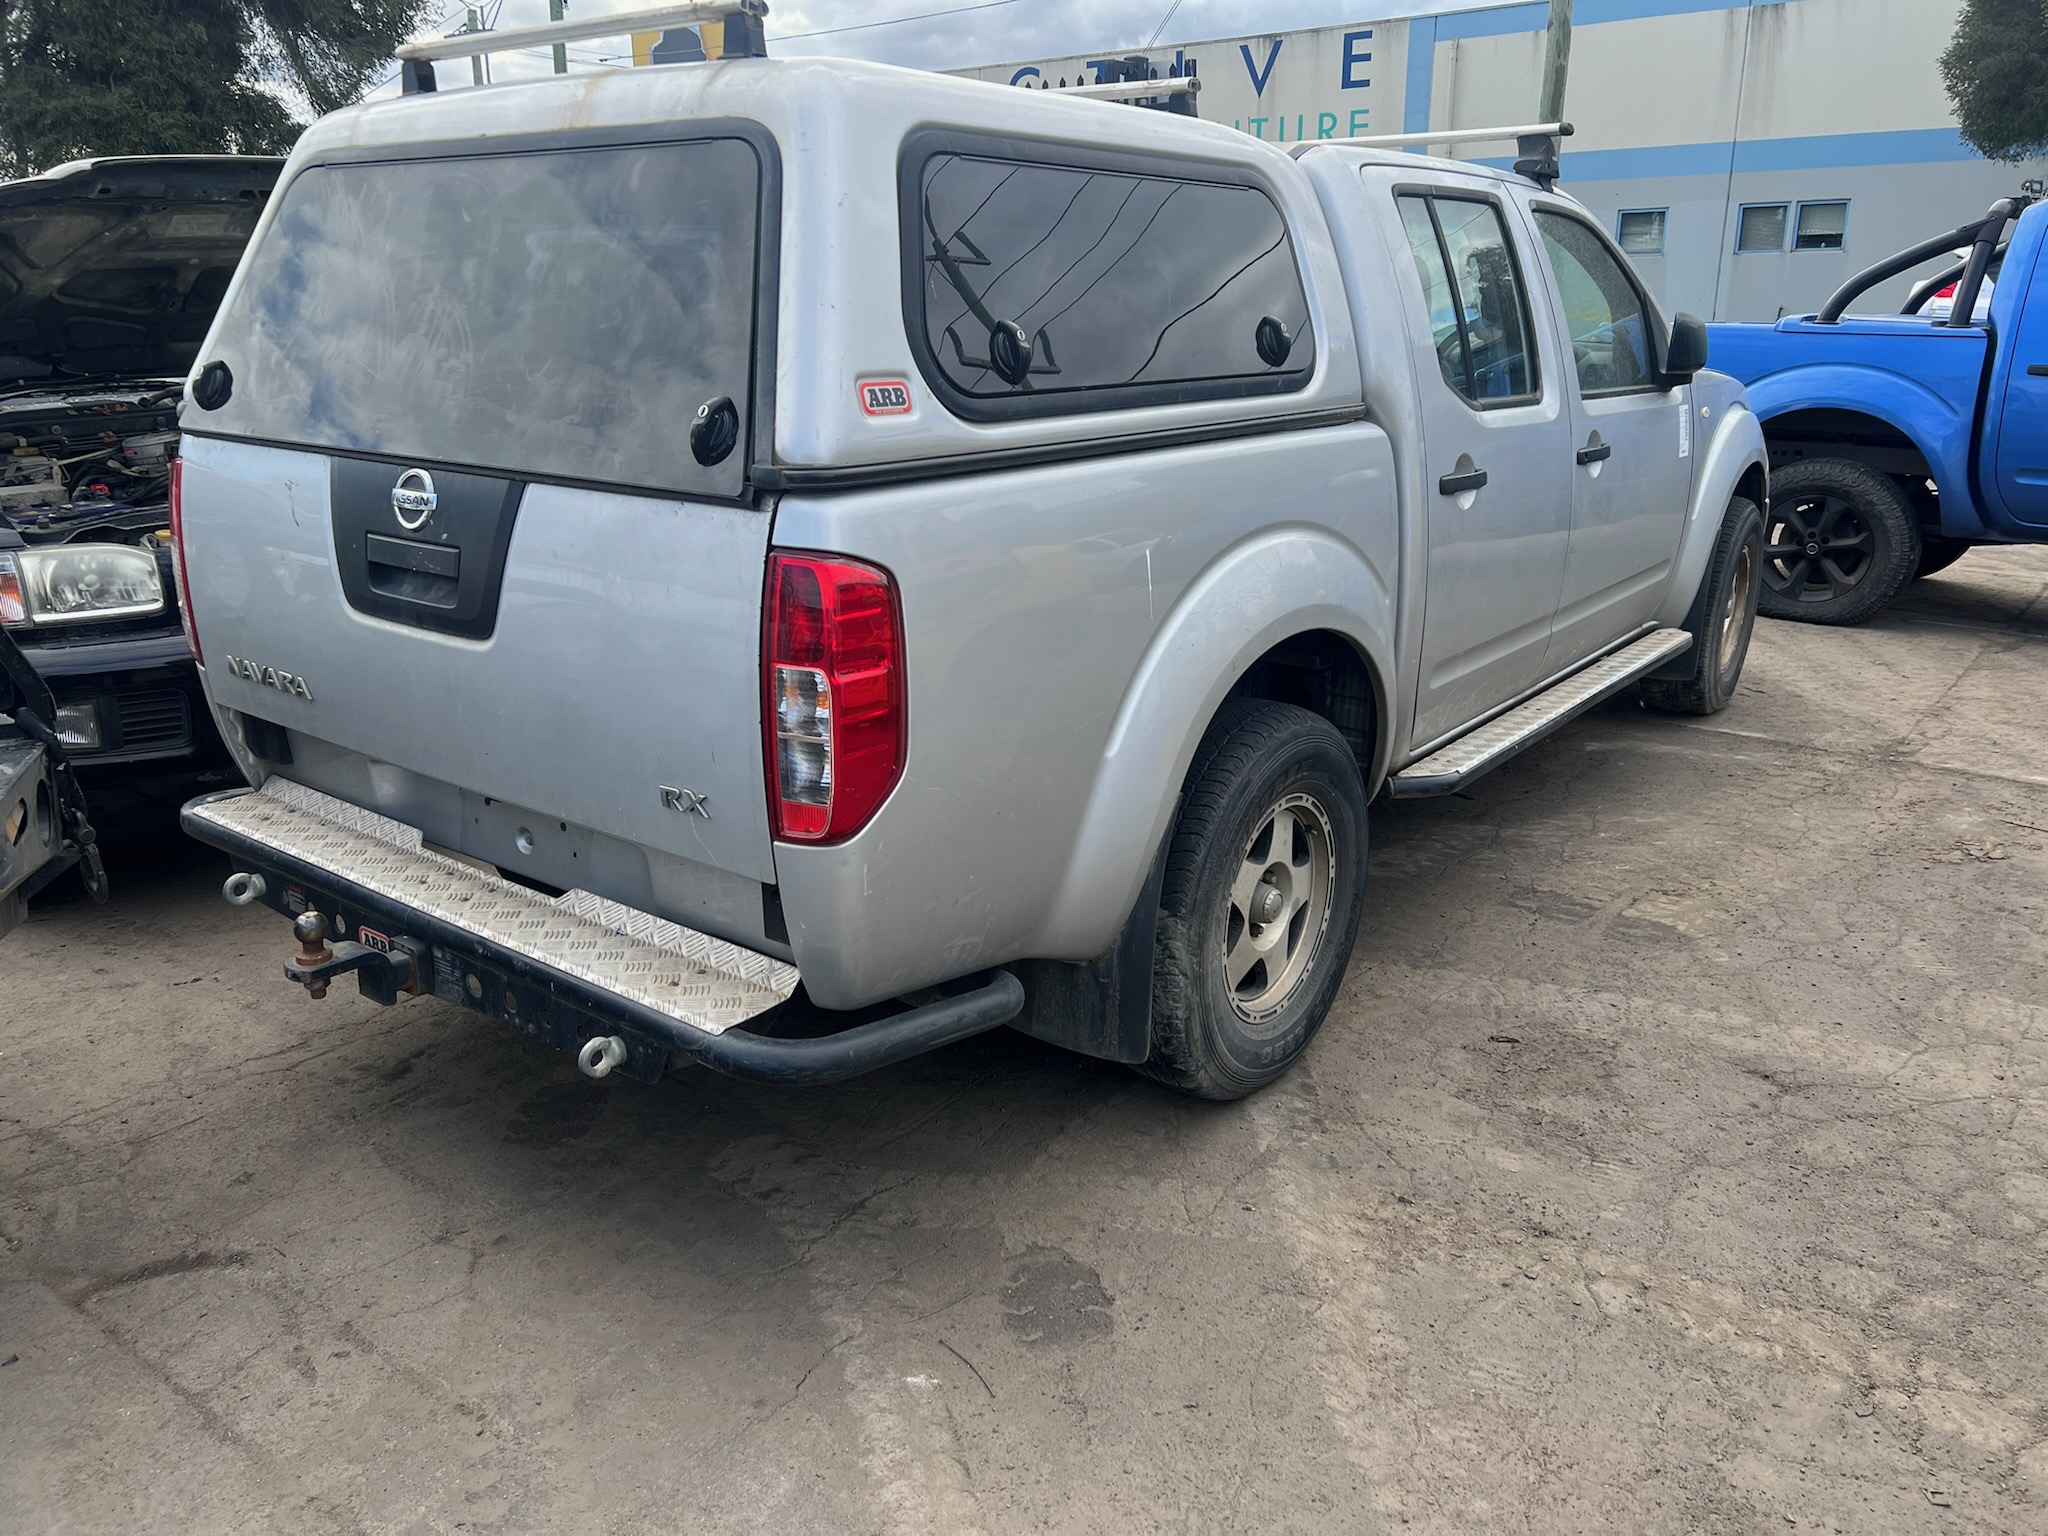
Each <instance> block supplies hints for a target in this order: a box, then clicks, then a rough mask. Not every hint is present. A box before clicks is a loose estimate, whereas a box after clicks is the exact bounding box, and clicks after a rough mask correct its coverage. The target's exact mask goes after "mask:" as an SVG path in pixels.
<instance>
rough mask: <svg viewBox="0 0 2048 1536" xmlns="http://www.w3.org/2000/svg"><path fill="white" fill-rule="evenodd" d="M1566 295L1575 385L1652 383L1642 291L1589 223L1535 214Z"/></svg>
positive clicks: (1603, 387)
mask: <svg viewBox="0 0 2048 1536" xmlns="http://www.w3.org/2000/svg"><path fill="white" fill-rule="evenodd" d="M1536 227H1537V228H1538V229H1539V230H1541V231H1542V232H1543V248H1544V250H1545V251H1546V252H1548V253H1549V256H1550V270H1551V271H1553V272H1555V273H1556V274H1557V286H1558V290H1559V292H1560V293H1561V294H1562V296H1563V299H1564V319H1565V328H1566V329H1567V330H1568V331H1569V332H1570V333H1571V338H1572V363H1573V365H1574V366H1575V367H1576V368H1577V369H1578V372H1579V390H1580V392H1581V393H1583V394H1588V395H1605V394H1613V393H1614V392H1615V391H1617V390H1625V389H1654V388H1656V387H1657V382H1656V373H1655V369H1654V366H1653V364H1652V361H1651V357H1650V317H1649V310H1648V307H1647V306H1646V305H1645V304H1644V302H1643V296H1642V294H1641V293H1639V292H1638V291H1637V290H1636V285H1635V284H1634V283H1632V282H1630V281H1629V279H1628V274H1627V273H1625V272H1624V271H1622V269H1621V263H1620V262H1619V261H1617V260H1615V258H1614V254H1613V253H1612V252H1611V251H1609V250H1608V249H1607V246H1606V243H1605V242H1604V241H1602V240H1601V238H1600V237H1599V236H1598V235H1596V234H1595V233H1593V231H1592V229H1591V228H1589V227H1588V226H1586V225H1584V224H1582V223H1580V222H1579V221H1578V220H1577V219H1573V218H1567V217H1565V216H1564V215H1563V214H1557V213H1541V212H1539V213H1538V214H1537V215H1536Z"/></svg>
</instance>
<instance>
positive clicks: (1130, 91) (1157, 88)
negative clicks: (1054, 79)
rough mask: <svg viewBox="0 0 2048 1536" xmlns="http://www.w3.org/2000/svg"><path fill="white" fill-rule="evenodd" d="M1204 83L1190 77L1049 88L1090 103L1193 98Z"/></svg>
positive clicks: (1057, 93)
mask: <svg viewBox="0 0 2048 1536" xmlns="http://www.w3.org/2000/svg"><path fill="white" fill-rule="evenodd" d="M1201 88H1202V82H1201V81H1200V80H1198V79H1196V78H1195V77H1194V76H1192V75H1190V76H1188V77H1187V78H1185V79H1179V78H1169V79H1165V80H1112V81H1111V82H1110V83H1109V84H1107V85H1068V86H1051V87H1048V88H1047V89H1049V90H1050V91H1051V93H1052V94H1053V95H1055V96H1080V97H1083V98H1085V99H1086V100H1089V101H1150V100H1151V99H1152V98H1153V97H1155V96H1192V95H1194V94H1195V93H1196V92H1197V91H1199V90H1200V89H1201Z"/></svg>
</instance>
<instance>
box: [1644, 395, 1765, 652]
mask: <svg viewBox="0 0 2048 1536" xmlns="http://www.w3.org/2000/svg"><path fill="white" fill-rule="evenodd" d="M1719 416H1720V420H1719V422H1717V423H1716V424H1715V426H1714V430H1713V435H1712V436H1711V437H1709V438H1708V439H1707V440H1706V443H1705V445H1704V446H1703V448H1702V449H1701V452H1700V466H1699V469H1698V471H1697V472H1696V474H1695V476H1694V479H1693V488H1692V504H1691V506H1690V507H1688V508H1687V511H1686V519H1685V531H1684V533H1683V535H1682V536H1681V537H1680V539H1679V544H1678V553H1677V555H1676V557H1675V558H1674V559H1673V561H1672V573H1671V584H1670V586H1669V587H1667V588H1666V589H1665V593H1664V604H1663V607H1661V608H1660V609H1659V610H1658V612H1657V622H1658V623H1659V624H1663V625H1667V626H1670V627H1673V628H1679V627H1683V626H1684V624H1685V622H1686V618H1687V616H1688V615H1689V614H1690V613H1691V612H1692V605H1693V599H1694V598H1695V597H1697V596H1698V595H1699V589H1700V583H1701V582H1702V581H1703V580H1705V579H1706V575H1707V567H1708V565H1709V564H1711V563H1712V561H1713V558H1714V544H1715V541H1716V540H1718V539H1719V538H1720V536H1721V521H1722V519H1723V517H1725V516H1726V514H1727V511H1728V503H1729V501H1730V500H1731V499H1732V498H1733V497H1736V496H1738V495H1746V496H1748V497H1749V498H1750V499H1751V500H1752V501H1754V502H1756V504H1757V505H1758V506H1759V507H1766V501H1767V496H1768V486H1769V479H1770V476H1769V471H1768V468H1767V465H1768V463H1769V458H1768V455H1767V453H1766V451H1765V448H1764V435H1763V429H1762V427H1761V425H1760V424H1759V423H1758V421H1757V419H1756V416H1755V415H1754V414H1753V413H1752V412H1751V411H1750V410H1749V409H1748V408H1747V407H1746V406H1744V405H1743V403H1742V402H1741V400H1740V399H1736V400H1735V401H1733V402H1732V403H1730V404H1728V405H1727V406H1726V407H1725V408H1724V409H1722V410H1721V411H1720V412H1719Z"/></svg>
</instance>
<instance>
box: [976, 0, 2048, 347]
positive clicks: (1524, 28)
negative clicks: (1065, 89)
mask: <svg viewBox="0 0 2048 1536" xmlns="http://www.w3.org/2000/svg"><path fill="white" fill-rule="evenodd" d="M1961 5H1962V0H1576V4H1575V6H1574V14H1575V23H1576V24H1575V26H1574V29H1573V39H1572V67H1571V83H1570V88H1569V91H1568V94H1567V98H1566V100H1567V106H1566V115H1567V116H1568V117H1569V118H1570V119H1571V120H1572V122H1573V125H1574V126H1575V127H1576V129H1577V133H1576V134H1575V135H1574V136H1573V137H1572V138H1571V139H1569V140H1567V141H1566V149H1565V154H1564V158H1563V163H1562V169H1563V176H1564V184H1565V187H1566V189H1567V190H1568V191H1570V192H1571V193H1572V194H1573V195H1574V196H1576V197H1578V198H1579V199H1580V200H1581V201H1582V202H1584V203H1585V204H1586V205H1587V206H1588V207H1589V208H1591V209H1592V210H1593V211H1594V212H1595V213H1597V214H1598V215H1599V216H1600V217H1601V218H1602V219H1603V220H1605V221H1606V224H1607V227H1608V229H1609V231H1610V232H1612V231H1614V230H1615V228H1616V220H1617V218H1618V216H1619V214H1620V213H1621V212H1622V211H1624V210H1651V209H1662V210H1666V222H1665V233H1664V250H1663V253H1662V254H1661V255H1642V256H1638V257H1636V258H1635V259H1636V264H1637V266H1638V267H1639V268H1640V269H1641V271H1642V272H1643V274H1644V277H1645V279H1646V281H1648V282H1649V283H1650V285H1651V286H1652V288H1653V290H1654V291H1655V292H1656V293H1657V295H1658V297H1659V299H1660V301H1661V302H1662V303H1663V304H1664V306H1665V308H1666V309H1667V310H1679V309H1682V310H1688V311H1690V312H1692V313H1694V314H1698V315H1702V316H1705V317H1709V318H1713V319H1734V320H1770V319H1775V318H1776V317H1777V316H1779V315H1781V314H1787V313H1803V312H1809V311H1812V310H1814V309H1817V308H1819V307H1820V305H1821V304H1822V303H1823V302H1825V300H1826V299H1827V296H1828V295H1829V294H1830V293H1832V292H1833V291H1834V289H1835V288H1836V287H1838V286H1839V285H1840V283H1841V282H1842V280H1843V279H1844V278H1846V277H1847V276H1849V275H1850V274H1852V273H1854V272H1856V271H1858V270H1860V269H1862V268H1863V267H1865V266H1868V265H1869V264H1871V263H1872V262H1874V261H1877V260H1879V259H1880V258H1882V257H1884V256H1886V255H1888V254H1890V253H1891V252H1893V251H1896V250H1899V249H1901V248H1903V247H1905V246H1907V245H1910V244H1912V243H1914V242H1915V241H1917V240H1921V239H1924V238H1926V237H1927V236H1928V235H1930V234H1933V233H1938V232H1939V231H1940V230H1941V229H1943V228H1944V227H1954V226H1957V225H1960V224H1962V223H1964V222H1966V221H1967V220H1969V219H1971V218H1973V217H1975V216H1977V215H1980V214H1982V213H1983V211H1984V209H1985V208H1986V207H1987V206H1988V205H1989V204H1990V203H1991V202H1992V201H1993V200H1994V199H1995V198H1998V197H2001V196H2005V195H2008V194H2010V193H2012V192H2014V191H2016V190H2017V189H2018V187H2019V183H2020V181H2021V180H2022V179H2023V178H2024V177H2030V176H2041V175H2043V174H2044V171H2048V162H2036V163H2035V164H2033V165H2031V166H2026V167H2015V166H2007V165H1998V164H1994V163H1992V162H1989V161H1986V160H1984V159H1982V158H1980V157H1979V156H1977V155H1976V154H1974V153H1973V152H1971V151H1970V150H1969V149H1968V148H1967V147H1966V146H1965V145H1964V144H1963V142H1962V139H1961V136H1960V135H1959V134H1958V133H1957V131H1956V125H1955V119H1954V117H1953V116H1952V115H1951V114H1950V112H1949V108H1948V100H1947V96H1946V94H1945V92H1944V90H1943V88H1942V84H1941V76H1940V71H1939V69H1938V68H1937V63H1936V61H1937V60H1938V58H1939V56H1940V54H1941V51H1942V49H1943V48H1945V47H1946V46H1947V45H1948V41H1949V38H1950V36H1951V35H1952V34H1953V33H1954V30H1955V23H1956V17H1957V15H1958V13H1959V12H1960V10H1961ZM1548 10H1549V7H1548V5H1547V3H1545V0H1534V3H1522V4H1512V5H1502V6H1493V7H1489V8H1485V9H1480V10H1469V11H1452V12H1446V13H1443V14H1439V15H1434V16H1423V17H1416V18H1412V19H1410V20H1407V21H1390V22H1370V21H1361V22H1359V23H1357V24H1356V25H1353V26H1345V27H1328V28H1321V29H1318V30H1316V31H1312V32H1295V33H1279V34H1266V35H1262V36H1258V37H1246V38H1225V39H1220V40H1214V41H1208V42H1201V43H1187V44H1181V45H1178V46H1176V47H1174V48H1170V49H1152V50H1150V51H1149V52H1148V54H1147V57H1149V58H1150V59H1151V60H1152V61H1153V63H1154V64H1155V65H1157V66H1158V68H1159V70H1160V73H1162V74H1164V73H1166V72H1167V71H1168V69H1170V68H1171V67H1173V66H1174V65H1175V64H1176V63H1177V62H1178V63H1181V64H1185V63H1186V62H1187V61H1188V60H1190V59H1192V60H1193V61H1195V64H1196V66H1197V72H1198V74H1199V77H1200V79H1201V81H1202V86H1203V89H1202V94H1201V97H1200V103H1201V113H1202V116H1203V117H1205V118H1207V119H1209V120H1211V121H1215V122H1229V123H1232V124H1234V125H1235V126H1236V127H1238V128H1240V129H1241V130H1242V131H1244V132H1247V133H1253V134H1256V135H1257V136H1258V137H1261V138H1264V139H1268V140H1272V141H1285V142H1288V143H1292V142H1295V141H1297V140H1298V139H1302V138H1309V139H1314V138H1348V137H1353V136H1364V135H1368V134H1376V133H1391V132H1396V131H1402V132H1414V131H1419V130H1424V129H1444V128H1461V127H1480V126H1488V125H1491V124H1501V123H1517V122H1527V121H1530V120H1532V119H1533V118H1534V117H1535V115H1536V109H1537V96H1538V91H1539V88H1540V79H1541V74H1542V64H1543V49H1544V27H1545V24H1546V21H1547V17H1548ZM1366 55H1369V56H1370V57H1369V58H1367V57H1364V56H1366ZM1093 64H1094V61H1093V60H1091V59H1089V58H1088V57H1086V56H1069V57H1067V58H1063V59H1051V60H1037V61H1022V62H1019V63H1016V64H1006V65H999V66H993V67H990V68H987V69H978V70H971V71H965V73H969V74H973V75H976V76H978V77H980V78H983V79H990V80H997V81H1006V82H1007V81H1016V80H1019V79H1021V80H1023V81H1026V82H1032V81H1038V80H1053V81H1057V80H1059V79H1061V78H1065V79H1067V80H1069V81H1080V80H1084V79H1087V80H1092V79H1094V78H1095V75H1094V72H1093ZM1033 70H1036V71H1037V73H1036V74H1033V73H1031V71H1033ZM1470 147H1471V149H1472V150H1473V151H1474V152H1475V153H1477V154H1484V153H1486V152H1488V151H1489V150H1492V146H1483V145H1475V146H1470ZM1494 152H1495V153H1499V151H1494ZM1511 158H1512V156H1508V157H1507V158H1503V159H1495V160H1490V161H1488V162H1487V163H1490V164H1498V165H1505V164H1507V163H1509V160H1511ZM1827 201H1846V202H1847V203H1848V205H1849V207H1848V210H1847V219H1846V228H1845V230H1844V234H1843V240H1842V246H1841V248H1840V249H1838V250H1794V249H1790V247H1791V245H1792V237H1791V233H1790V229H1791V227H1793V226H1794V225H1795V224H1796V219H1797V214H1798V207H1799V204H1800V203H1802V202H1827ZM1777 203H1783V204H1784V205H1785V206H1786V209H1787V224H1788V233H1787V236H1786V240H1785V247H1786V248H1785V249H1782V250H1780V251H1774V252H1759V251H1738V250H1737V249H1736V243H1737V230H1738V228H1739V223H1740V210H1741V208H1742V207H1743V206H1744V205H1745V204H1777ZM1908 286H1909V280H1908V279H1904V278H1901V279H1898V280H1895V281H1894V282H1892V283H1889V284H1887V285H1885V286H1884V287H1883V288H1881V289H1879V290H1877V291H1876V292H1875V293H1873V294H1872V295H1870V296H1869V297H1868V298H1866V299H1865V300H1863V301H1862V302H1861V303H1860V304H1859V306H1858V307H1859V308H1868V309H1873V310H1875V309H1882V308H1890V307H1896V305H1897V303H1898V302H1899V301H1900V300H1901V299H1902V298H1903V296H1904V294H1905V291H1906V289H1907V287H1908Z"/></svg>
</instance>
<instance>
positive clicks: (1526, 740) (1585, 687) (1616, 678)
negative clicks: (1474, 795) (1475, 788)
mask: <svg viewBox="0 0 2048 1536" xmlns="http://www.w3.org/2000/svg"><path fill="white" fill-rule="evenodd" d="M1691 645H1692V636H1691V635H1689V634H1687V633H1686V632H1685V631H1684V630H1682V629H1660V630H1657V631H1655V632H1654V633H1652V634H1648V635H1645V636H1644V637H1643V638H1642V639H1640V640H1637V641H1635V642H1633V643H1632V644H1629V645H1625V646H1623V647H1622V648H1621V649H1620V650H1618V651H1611V652H1609V653H1608V654H1607V655H1605V656H1602V657H1601V658H1600V659H1599V660H1598V661H1596V662H1594V663H1593V664H1592V665H1591V666H1588V667H1582V668H1580V669H1579V670H1578V671H1577V672H1574V673H1572V674H1571V675H1570V676H1569V677H1566V678H1562V679H1560V680H1559V681H1557V682H1555V683H1552V684H1551V685H1550V686H1549V687H1548V688H1546V689H1544V690H1543V691H1542V692H1541V693H1539V694H1537V695H1536V696H1535V697H1534V698H1532V699H1528V700H1525V701H1524V702H1522V703H1520V704H1517V705H1516V706H1515V707H1514V708H1513V709H1511V710H1509V711H1507V713H1505V714H1503V715H1500V716H1497V717H1496V718H1494V719H1492V720H1489V721H1488V722H1487V723H1486V724H1484V725H1482V726H1480V727H1479V728H1478V729H1477V730H1474V731H1469V732H1467V733H1466V734H1465V735H1463V736H1460V737H1459V738H1458V739H1457V740H1456V741H1454V742H1452V743H1450V744H1449V745H1448V746H1444V747H1439V748H1438V749H1437V750H1436V751H1434V752H1432V753H1430V754H1429V756H1427V757H1425V758H1422V759H1420V760H1419V761H1417V762H1413V763H1410V764H1409V765H1408V766H1407V767H1406V768H1403V769H1402V770H1401V771H1400V772H1399V773H1397V774H1395V775H1394V776H1393V777H1392V778H1391V779H1390V780H1388V782H1387V792H1388V793H1389V794H1390V795H1392V796H1393V797H1394V798H1395V799H1396V800H1419V799H1423V798H1425V797H1427V796H1430V795H1448V794H1453V793H1455V792H1456V791H1458V790H1460V789H1463V788H1464V787H1465V786H1466V785H1467V784H1470V783H1471V782H1472V781H1473V780H1474V779H1476V778H1478V777H1479V776H1480V775H1481V774H1483V773H1485V772H1487V771H1488V770H1489V769H1493V768H1498V767H1499V766H1500V765H1501V764H1502V763H1504V762H1506V761H1507V760H1508V759H1509V758H1511V757H1513V756H1515V755H1516V754H1517V753H1520V752H1525V751H1527V750H1528V749H1529V748H1530V747H1533V746H1535V745H1536V743H1537V742H1539V741H1541V740H1542V739H1543V738H1544V737H1546V736H1548V735H1549V734H1550V733H1551V732H1552V731H1554V730H1556V729H1557V728H1558V727H1559V726H1561V725H1563V724H1565V723H1566V722H1567V721H1569V720H1571V719H1573V718H1575V717H1576V716H1579V715H1582V714H1584V713H1585V712H1586V711H1587V710H1589V709H1591V708H1592V707H1593V706H1594V705H1595V704H1598V703H1599V702H1601V700H1603V699H1608V698H1612V697H1613V696H1614V695H1615V694H1617V693H1619V692H1621V690H1622V689H1624V688H1626V687H1627V686H1628V685H1629V684H1630V683H1633V682H1635V681H1637V680H1638V679H1640V678H1644V677H1647V676H1649V674H1650V673H1652V672H1654V671H1656V670H1657V669H1658V668H1659V667H1661V666H1663V665H1664V663H1666V662H1667V661H1670V660H1671V659H1672V658H1673V657H1674V656H1679V655H1682V654H1684V652H1685V651H1687V650H1688V649H1690V647H1691Z"/></svg>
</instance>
